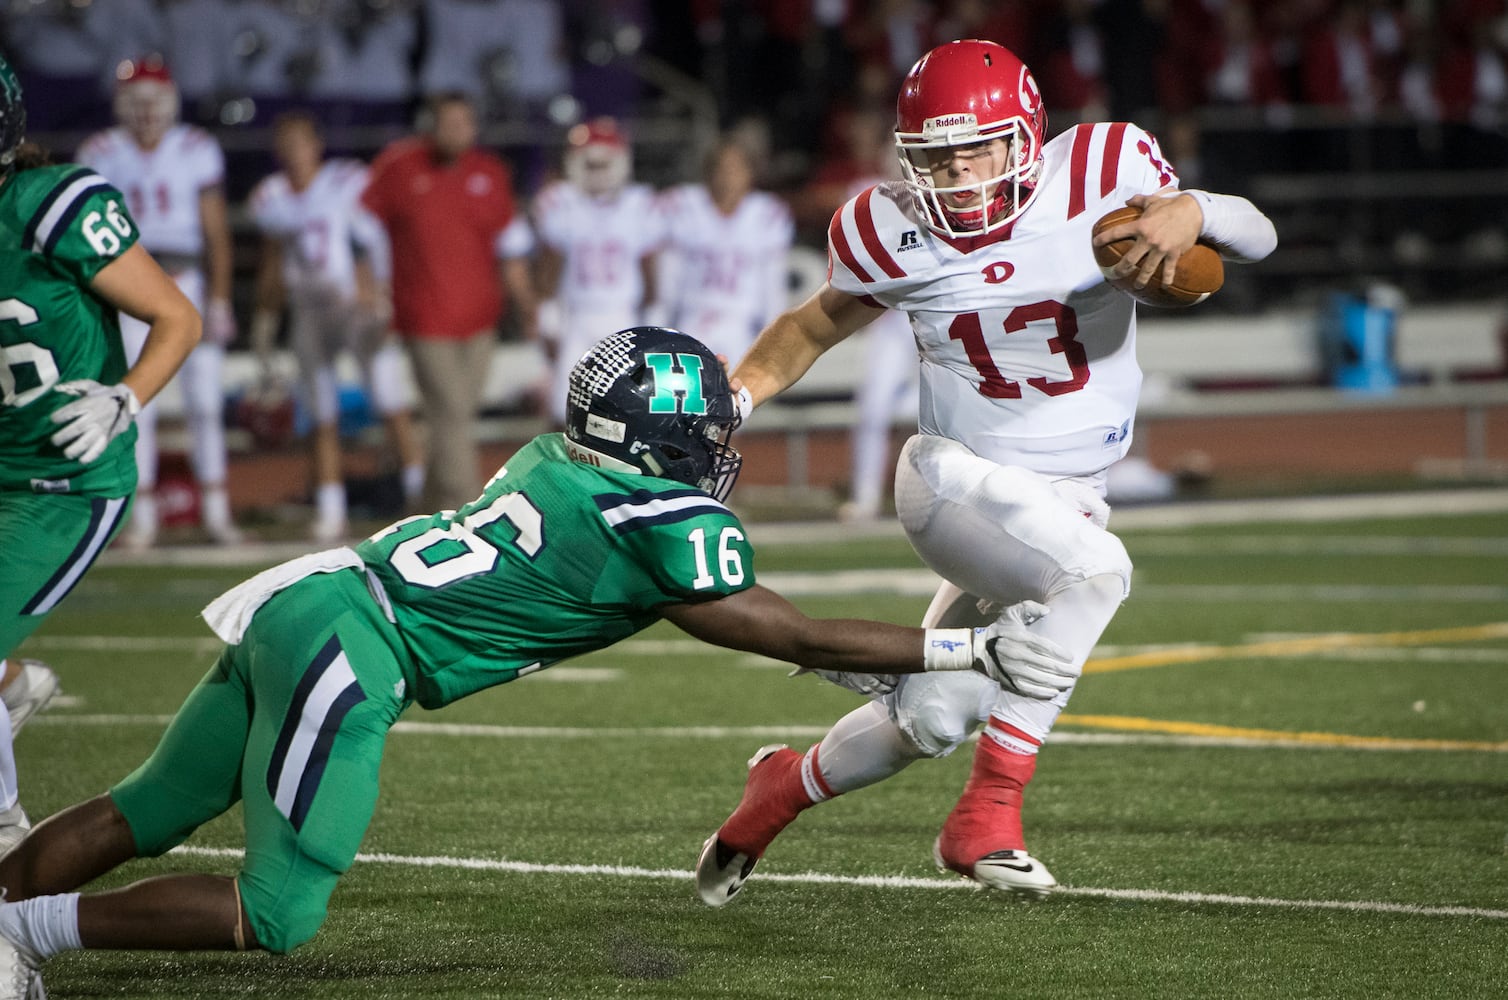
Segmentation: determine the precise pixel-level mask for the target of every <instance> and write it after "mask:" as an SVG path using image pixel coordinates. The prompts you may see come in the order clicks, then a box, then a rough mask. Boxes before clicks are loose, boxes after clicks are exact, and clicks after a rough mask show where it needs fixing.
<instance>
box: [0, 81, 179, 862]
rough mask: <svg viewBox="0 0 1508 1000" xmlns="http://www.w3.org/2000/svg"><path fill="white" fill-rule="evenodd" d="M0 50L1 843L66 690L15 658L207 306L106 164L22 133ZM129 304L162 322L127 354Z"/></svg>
mask: <svg viewBox="0 0 1508 1000" xmlns="http://www.w3.org/2000/svg"><path fill="white" fill-rule="evenodd" d="M25 129H26V110H25V107H24V106H23V105H22V103H21V87H20V84H18V83H17V82H16V76H15V74H14V73H13V72H12V70H11V68H10V66H9V64H7V63H6V62H5V60H4V59H3V58H0V567H3V569H0V669H3V672H4V676H3V678H0V698H3V700H4V702H5V708H6V711H4V712H0V852H3V851H4V850H6V849H8V848H9V847H10V846H12V845H13V844H14V843H15V842H16V841H17V840H19V839H20V838H21V836H22V835H23V834H24V832H25V829H26V826H27V821H26V814H25V812H23V811H22V809H21V806H20V803H19V801H18V800H17V796H16V765H15V757H14V754H13V752H12V739H13V736H14V733H15V731H16V730H17V729H19V728H20V726H21V724H22V723H23V722H25V721H26V720H27V719H28V718H29V717H30V716H31V715H32V714H33V713H34V712H36V711H37V710H38V709H39V708H41V707H42V706H43V705H44V704H46V702H47V701H48V700H49V699H50V698H51V697H52V695H53V694H54V692H55V691H56V690H57V678H56V677H55V676H54V675H53V673H52V671H50V670H49V669H47V667H46V666H45V665H44V664H41V663H38V662H36V661H34V660H22V659H18V658H11V657H10V654H11V652H12V651H13V650H14V649H15V648H16V647H17V646H18V645H20V644H21V641H22V640H23V639H25V638H26V637H27V636H28V635H30V634H31V633H32V631H33V630H35V629H36V627H37V626H38V625H40V624H41V623H42V621H43V619H45V618H46V617H47V615H48V613H50V612H51V611H52V609H53V608H55V607H57V605H58V602H59V601H61V600H62V599H63V598H64V597H66V596H67V595H68V592H69V591H70V590H72V589H73V586H74V584H76V583H78V581H79V578H80V577H82V576H83V575H84V573H85V572H86V571H87V570H88V569H89V567H90V566H91V565H92V564H93V563H94V560H95V557H96V556H98V555H99V553H100V551H101V550H102V549H103V548H104V547H105V545H106V544H108V543H109V541H110V539H111V538H112V537H114V535H115V532H116V531H117V530H118V529H119V528H120V526H121V524H122V522H123V521H124V519H125V514H126V510H127V508H128V507H129V506H130V501H131V494H132V491H133V490H134V489H135V488H136V459H135V456H134V454H133V452H132V442H133V441H134V440H135V437H136V431H135V429H134V428H133V427H132V425H131V421H132V418H133V417H134V416H135V415H136V413H137V411H139V410H140V409H141V406H142V404H144V403H146V402H147V401H148V400H149V399H151V398H152V397H153V396H155V395H156V394H157V392H158V390H160V389H161V388H162V387H163V386H164V385H165V384H167V381H168V379H170V378H171V377H172V375H173V373H174V372H175V371H177V370H178V365H179V364H180V363H181V362H182V361H183V359H184V357H186V356H187V355H188V352H189V351H190V350H191V349H192V348H193V346H194V343H195V342H196V341H197V340H198V339H199V315H198V313H197V312H196V311H195V310H194V307H193V306H192V305H191V304H190V303H189V301H188V299H186V298H184V296H183V293H182V292H180V291H179V290H178V286H177V285H175V284H174V283H173V281H172V279H171V278H169V277H168V276H167V275H166V274H165V273H164V272H163V271H162V269H161V268H160V267H158V266H157V263H156V262H155V261H154V260H153V259H152V258H151V256H150V255H148V253H147V252H146V250H145V249H143V248H141V247H139V246H137V244H136V227H135V225H134V224H133V222H132V220H131V217H130V215H129V214H128V213H127V211H126V200H125V198H123V197H122V196H121V193H120V192H119V191H117V190H116V189H115V188H113V187H111V186H110V184H109V182H108V181H106V180H105V179H104V178H103V177H101V176H100V175H98V174H96V173H95V172H94V171H92V170H89V169H87V168H84V167H78V166H72V165H68V164H63V165H58V166H48V165H46V157H45V155H43V154H42V153H41V151H40V150H38V149H37V148H36V147H34V146H23V145H22V139H23V137H24V135H25ZM118 311H124V312H126V313H128V314H130V315H132V316H135V317H137V318H139V319H141V320H143V321H145V322H147V323H149V324H151V334H150V338H149V340H148V342H147V347H146V349H145V350H143V352H142V355H141V360H140V361H139V362H138V363H137V364H136V365H134V366H132V367H131V368H130V369H129V370H127V366H126V359H125V352H124V349H123V348H122V346H121V339H120V324H119V321H118V320H117V315H118Z"/></svg>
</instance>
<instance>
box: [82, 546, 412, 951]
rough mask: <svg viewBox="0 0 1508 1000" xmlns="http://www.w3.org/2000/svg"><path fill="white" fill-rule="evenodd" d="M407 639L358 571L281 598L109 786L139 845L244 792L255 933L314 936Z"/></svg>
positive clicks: (401, 691)
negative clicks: (136, 762)
mask: <svg viewBox="0 0 1508 1000" xmlns="http://www.w3.org/2000/svg"><path fill="white" fill-rule="evenodd" d="M400 648H401V647H400V639H399V636H398V633H397V630H396V629H395V628H394V627H393V626H392V625H391V624H390V623H389V622H388V621H387V619H386V618H384V617H383V614H382V611H381V610H380V609H379V608H378V606H377V604H376V602H375V601H373V600H372V598H371V596H370V595H369V593H368V592H367V588H366V582H365V578H364V577H363V575H362V574H361V573H360V572H358V571H356V570H342V571H340V572H338V573H327V574H318V575H315V576H311V577H308V578H306V579H304V580H301V581H299V582H298V583H296V584H294V585H293V586H291V587H289V588H288V589H286V590H284V591H282V592H280V593H279V594H277V595H276V596H275V597H273V598H272V599H271V600H270V601H268V602H267V603H266V604H265V605H263V606H262V607H261V609H259V610H258V611H257V613H256V615H255V616H254V617H253V618H252V621H251V625H250V627H249V628H248V629H247V630H246V634H245V635H244V636H243V637H242V641H241V642H240V644H239V645H235V646H227V647H226V648H225V650H224V652H222V653H221V654H220V658H219V660H218V661H217V662H216V663H215V665H214V667H212V668H211V669H210V671H209V673H208V674H207V675H206V676H205V678H204V679H203V680H202V681H200V682H199V685H198V686H197V687H195V688H194V690H193V692H192V693H191V694H190V695H189V697H188V700H187V701H186V702H184V705H183V707H182V708H181V709H179V711H178V714H177V716H175V717H174V719H173V721H172V723H171V725H169V726H168V730H167V732H166V733H165V734H163V737H162V741H161V742H160V743H159V744H158V746H157V749H156V750H155V751H153V753H152V756H151V757H150V758H148V759H147V761H146V763H144V764H142V765H141V767H139V768H137V769H136V771H135V772H134V773H132V774H131V775H129V776H128V777H127V778H126V779H125V780H124V781H122V782H121V783H120V784H118V785H116V786H115V787H114V788H113V789H111V792H110V794H111V797H112V798H113V799H114V802H115V805H116V807H117V808H118V809H120V811H121V813H122V815H124V816H125V818H126V821H127V823H129V824H130V827H131V832H132V835H133V837H134V838H135V841H136V849H137V853H138V854H139V855H140V856H142V857H156V856H158V855H160V854H162V853H164V852H166V851H168V850H170V849H171V848H173V847H174V846H176V845H178V844H179V843H182V842H183V840H184V839H186V838H187V837H188V835H189V834H190V833H192V832H193V831H194V830H195V829H196V828H197V827H199V826H200V825H201V824H203V823H205V822H206V821H208V820H210V819H213V818H214V817H215V816H218V815H220V814H221V813H223V812H225V811H226V810H228V809H229V808H230V807H231V806H232V805H234V804H235V802H236V800H237V799H240V800H241V801H242V803H243V808H244V812H245V816H246V859H245V863H244V865H243V867H242V869H241V872H240V876H239V880H238V885H239V889H240V893H241V902H242V905H243V906H244V907H245V910H246V914H247V917H248V919H249V920H250V922H251V926H252V928H253V929H254V930H255V931H256V935H257V941H258V943H259V944H260V945H261V946H262V947H264V948H266V949H268V950H269V951H276V952H286V951H290V950H292V949H293V948H295V947H297V946H298V945H300V944H302V943H304V942H305V941H307V940H309V939H310V938H311V937H313V936H314V933H315V931H316V930H318V929H319V926H320V924H322V923H323V922H324V919H325V911H326V904H327V903H328V902H329V898H330V893H331V892H333V891H334V889H335V883H336V881H337V879H339V877H340V875H341V874H342V873H344V872H345V871H346V870H347V869H348V868H350V866H351V863H352V861H354V860H355V858H356V851H357V849H358V848H359V847H360V845H361V839H362V836H363V835H364V834H365V833H366V828H367V824H368V823H369V822H370V820H371V818H372V811H373V809H374V808H375V806H376V803H377V772H378V768H379V765H380V764H381V761H382V751H383V747H384V745H385V743H386V740H387V733H388V730H389V729H390V728H391V727H392V725H393V723H395V722H397V721H398V716H399V715H400V714H401V713H402V711H403V709H404V708H406V707H407V706H408V704H409V698H408V696H407V692H408V689H409V688H410V686H411V685H410V684H409V683H408V682H407V681H406V679H405V677H404V673H403V670H402V668H401V666H400V664H401V662H402V661H401V659H400V656H401V653H400Z"/></svg>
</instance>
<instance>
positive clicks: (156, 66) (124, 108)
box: [76, 56, 241, 548]
mask: <svg viewBox="0 0 1508 1000" xmlns="http://www.w3.org/2000/svg"><path fill="white" fill-rule="evenodd" d="M114 108H115V116H116V118H117V120H118V121H119V122H120V124H119V125H117V126H115V127H113V128H110V129H107V130H105V131H103V132H99V133H97V134H95V135H93V136H91V137H90V138H89V139H88V140H86V141H85V142H84V144H83V145H82V146H81V147H79V151H78V156H77V157H76V159H77V160H78V161H79V162H80V163H82V164H84V165H85V166H88V167H92V168H94V170H96V171H98V172H99V173H100V174H102V175H104V176H105V177H106V178H107V179H108V180H109V181H110V182H111V183H113V184H114V185H115V186H116V187H118V188H120V190H121V191H122V192H123V193H124V194H125V196H126V200H127V202H128V203H129V207H130V209H131V214H132V215H133V216H134V217H135V219H136V224H137V226H138V227H139V228H140V230H141V242H142V245H143V246H145V247H146V248H147V250H148V251H150V252H151V254H152V256H153V257H155V258H156V259H157V262H158V263H159V264H161V265H162V269H163V270H164V271H167V272H168V273H169V274H170V275H172V276H173V279H174V280H175V281H177V282H178V287H179V288H181V289H183V293H184V294H185V295H186V296H188V299H189V301H190V302H192V303H194V306H195V308H197V309H199V311H200V312H201V313H202V314H203V316H204V337H203V339H202V340H201V341H200V343H199V346H197V347H195V348H194V350H193V352H192V353H191V354H190V355H189V356H188V360H186V361H185V362H184V363H183V367H182V368H181V369H180V370H179V373H178V376H177V378H178V385H179V388H180V389H181V390H182V392H183V401H184V417H185V420H186V422H187V424H188V431H189V438H190V441H191V452H190V465H191V467H192V469H193V474H194V478H195V479H196V480H197V481H198V486H199V517H200V521H201V522H202V523H203V526H204V530H205V531H206V532H207V533H208V535H209V537H210V539H211V540H212V541H214V542H216V543H218V544H222V545H230V544H234V543H236V542H238V541H240V537H241V535H240V532H239V531H237V530H236V527H235V525H234V524H233V523H232V520H231V512H230V498H229V496H228V495H227V493H226V491H225V476H226V464H227V463H226V454H225V427H224V421H223V416H224V411H225V392H224V387H223V385H222V373H223V370H224V365H225V346H226V345H227V344H229V343H230V342H231V341H232V340H233V339H235V335H236V319H235V314H234V312H233V311H232V310H231V304H230V291H231V287H230V283H231V242H230V221H229V212H228V210H227V208H226V204H225V192H224V189H223V182H224V178H225V156H224V154H223V153H222V152H221V150H220V144H219V143H218V142H216V141H215V139H214V137H213V136H211V135H210V134H209V133H208V132H206V131H204V130H203V129H201V128H199V127H197V126H194V125H186V124H183V123H181V122H179V121H178V110H179V97H178V88H177V87H176V86H175V85H174V83H173V78H172V76H171V75H170V74H169V72H168V68H167V66H166V64H165V63H164V62H163V61H162V59H161V57H159V56H146V57H143V58H140V59H135V60H127V61H125V62H123V63H121V64H120V66H119V68H118V70H117V82H116V87H115V104H114ZM120 329H121V336H122V338H123V339H124V340H125V344H126V356H127V359H128V360H129V361H131V362H133V363H134V362H135V360H136V357H137V355H139V354H140V353H141V348H142V345H143V344H144V343H145V342H146V336H147V325H146V324H145V323H142V322H141V321H139V320H137V319H134V318H133V317H130V316H126V315H122V316H121V318H120ZM136 427H137V438H136V462H137V468H138V486H137V494H136V502H135V504H134V506H133V507H132V510H131V523H130V525H129V526H128V527H127V529H126V533H125V536H124V538H125V543H126V544H127V545H128V546H130V547H133V548H147V547H150V546H151V545H153V544H154V543H155V542H156V539H157V531H158V527H159V522H160V513H161V512H160V510H159V506H158V503H157V498H156V496H155V494H154V489H155V487H156V485H157V472H158V442H157V408H156V407H155V406H151V405H148V406H146V407H145V408H143V409H142V411H141V414H140V415H139V416H138V417H137V418H136Z"/></svg>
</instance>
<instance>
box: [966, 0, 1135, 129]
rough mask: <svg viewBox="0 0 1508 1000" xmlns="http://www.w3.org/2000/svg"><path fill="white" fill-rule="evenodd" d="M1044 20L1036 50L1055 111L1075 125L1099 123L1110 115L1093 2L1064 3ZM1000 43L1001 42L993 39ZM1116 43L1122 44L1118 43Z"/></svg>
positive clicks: (1091, 0) (1043, 83)
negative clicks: (1082, 122) (1064, 114)
mask: <svg viewBox="0 0 1508 1000" xmlns="http://www.w3.org/2000/svg"><path fill="white" fill-rule="evenodd" d="M1054 6H1055V7H1056V10H1054V11H1053V12H1052V13H1051V14H1049V15H1048V16H1046V17H1045V18H1044V19H1043V23H1042V24H1041V26H1040V28H1039V34H1038V40H1037V51H1038V52H1040V53H1042V57H1041V58H1040V59H1039V60H1038V63H1039V64H1040V65H1041V67H1042V88H1043V90H1044V91H1046V92H1047V93H1049V94H1052V95H1053V109H1054V111H1056V112H1059V113H1060V114H1061V113H1063V112H1066V113H1067V117H1069V118H1071V119H1072V120H1073V121H1075V122H1079V121H1099V120H1101V119H1103V118H1104V117H1105V116H1106V114H1108V108H1109V96H1108V94H1107V93H1106V87H1105V46H1104V44H1103V43H1102V40H1101V35H1100V31H1099V28H1098V26H1097V25H1096V24H1095V21H1094V11H1095V7H1096V4H1095V2H1094V0H1064V2H1063V3H1060V4H1056V5H1054ZM990 40H991V41H999V40H998V39H993V38H992V39H990ZM1114 44H1117V45H1118V44H1120V43H1119V42H1118V41H1117V42H1116V43H1114Z"/></svg>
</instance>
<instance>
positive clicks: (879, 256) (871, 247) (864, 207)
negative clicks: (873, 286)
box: [853, 187, 906, 278]
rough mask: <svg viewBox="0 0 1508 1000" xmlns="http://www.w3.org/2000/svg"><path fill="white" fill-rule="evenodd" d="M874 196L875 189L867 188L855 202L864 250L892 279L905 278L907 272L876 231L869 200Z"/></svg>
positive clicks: (855, 217)
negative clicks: (896, 260) (891, 254)
mask: <svg viewBox="0 0 1508 1000" xmlns="http://www.w3.org/2000/svg"><path fill="white" fill-rule="evenodd" d="M873 194H874V188H872V187H871V188H865V189H864V193H863V194H861V195H859V200H858V201H856V202H854V207H853V217H854V222H856V223H858V225H859V237H860V238H861V239H862V240H863V241H864V249H865V250H868V251H869V256H870V257H873V258H874V262H875V263H876V264H878V265H880V270H882V271H884V272H885V273H886V274H888V275H889V276H890V277H892V278H904V277H905V276H906V272H905V271H904V270H903V269H902V268H901V265H899V264H897V263H896V262H895V258H894V257H892V256H890V251H888V250H886V249H885V244H883V243H881V242H880V234H879V231H878V230H876V229H875V225H874V211H873V210H872V209H871V208H870V207H869V198H870V196H871V195H873Z"/></svg>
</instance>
